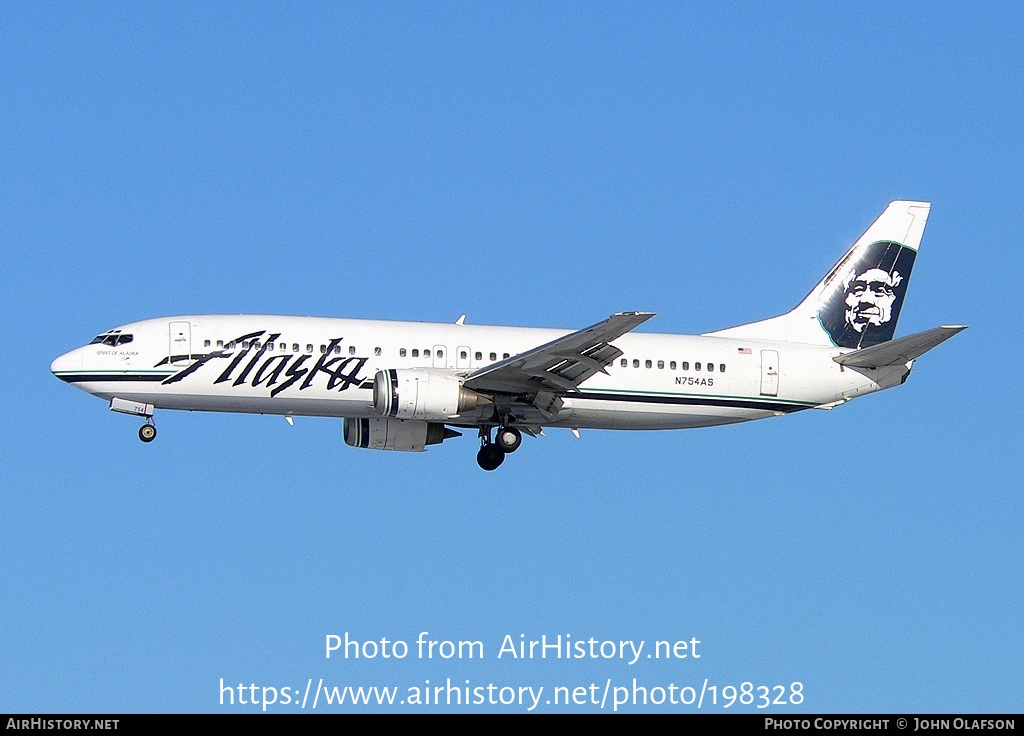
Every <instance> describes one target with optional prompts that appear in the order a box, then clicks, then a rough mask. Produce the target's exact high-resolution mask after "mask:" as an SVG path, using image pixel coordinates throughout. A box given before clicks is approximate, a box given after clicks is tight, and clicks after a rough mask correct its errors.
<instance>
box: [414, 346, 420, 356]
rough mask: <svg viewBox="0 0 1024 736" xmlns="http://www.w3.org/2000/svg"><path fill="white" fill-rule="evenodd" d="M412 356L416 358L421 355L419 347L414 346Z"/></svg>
mask: <svg viewBox="0 0 1024 736" xmlns="http://www.w3.org/2000/svg"><path fill="white" fill-rule="evenodd" d="M412 357H414V358H418V357H420V349H419V348H413V349H412Z"/></svg>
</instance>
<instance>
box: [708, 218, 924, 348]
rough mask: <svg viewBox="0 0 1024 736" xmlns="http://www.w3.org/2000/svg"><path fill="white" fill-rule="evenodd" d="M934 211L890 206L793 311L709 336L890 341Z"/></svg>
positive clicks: (842, 343)
mask: <svg viewBox="0 0 1024 736" xmlns="http://www.w3.org/2000/svg"><path fill="white" fill-rule="evenodd" d="M930 208H931V205H930V204H929V203H928V202H908V201H896V202H892V203H890V204H889V206H888V207H886V208H885V211H884V212H883V213H882V214H881V215H879V216H878V219H876V220H875V221H874V222H873V223H872V224H871V227H869V228H868V229H867V230H866V231H865V232H864V234H863V235H861V236H860V237H859V238H858V239H857V242H856V243H854V244H853V247H852V248H850V250H849V251H847V253H846V255H845V256H843V257H842V258H841V259H840V260H839V262H838V263H837V264H836V265H835V266H833V267H832V268H831V269H830V270H829V272H828V273H827V274H826V275H825V277H824V278H823V279H822V280H821V281H819V282H818V284H817V286H815V287H814V288H813V289H812V290H811V293H810V294H808V295H807V297H806V298H804V300H803V301H802V302H800V304H798V305H797V306H796V307H795V308H794V309H793V310H792V311H790V312H787V313H786V314H783V315H781V316H779V317H773V318H771V319H766V320H762V321H760V322H751V323H750V324H746V325H740V326H739V327H731V328H729V329H727V330H719V331H717V332H712V333H708V334H711V335H721V336H728V337H747V338H751V339H758V340H786V341H789V342H801V343H810V344H812V345H837V346H839V347H844V348H865V347H870V346H871V345H877V344H879V343H882V342H886V341H887V340H891V339H892V338H893V334H894V333H895V331H896V322H897V320H898V319H899V316H900V310H901V308H902V307H903V299H904V297H905V296H906V293H907V286H908V284H909V283H910V272H911V270H912V269H913V267H914V259H915V258H916V257H917V250H918V248H919V247H920V245H921V237H922V235H923V234H924V226H925V223H926V222H927V221H928V212H929V210H930Z"/></svg>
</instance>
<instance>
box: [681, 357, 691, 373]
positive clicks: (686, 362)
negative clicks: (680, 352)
mask: <svg viewBox="0 0 1024 736" xmlns="http://www.w3.org/2000/svg"><path fill="white" fill-rule="evenodd" d="M682 368H683V370H684V371H688V370H690V361H688V360H684V361H683V365H682Z"/></svg>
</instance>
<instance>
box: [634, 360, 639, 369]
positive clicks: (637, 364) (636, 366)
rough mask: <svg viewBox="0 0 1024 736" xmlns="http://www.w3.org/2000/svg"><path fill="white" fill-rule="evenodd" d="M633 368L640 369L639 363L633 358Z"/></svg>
mask: <svg viewBox="0 0 1024 736" xmlns="http://www.w3.org/2000/svg"><path fill="white" fill-rule="evenodd" d="M633 367H634V368H639V367H640V361H639V360H637V359H636V358H633Z"/></svg>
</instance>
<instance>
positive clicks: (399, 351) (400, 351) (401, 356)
mask: <svg viewBox="0 0 1024 736" xmlns="http://www.w3.org/2000/svg"><path fill="white" fill-rule="evenodd" d="M398 357H399V358H404V357H405V348H399V349H398Z"/></svg>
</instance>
